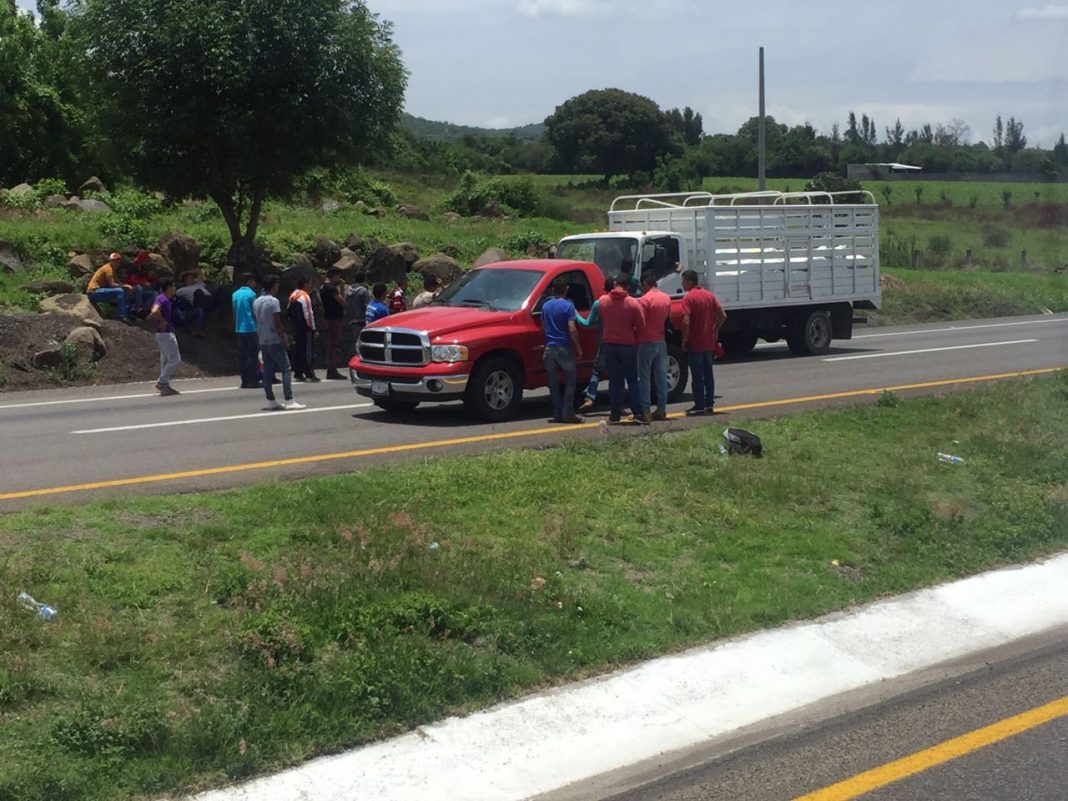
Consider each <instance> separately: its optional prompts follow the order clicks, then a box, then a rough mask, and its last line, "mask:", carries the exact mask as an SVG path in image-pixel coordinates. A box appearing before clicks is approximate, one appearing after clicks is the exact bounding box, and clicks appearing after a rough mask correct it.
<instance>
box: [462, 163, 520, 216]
mask: <svg viewBox="0 0 1068 801" xmlns="http://www.w3.org/2000/svg"><path fill="white" fill-rule="evenodd" d="M443 205H444V207H445V208H446V209H447V210H449V211H455V212H456V213H458V214H464V215H467V216H471V215H474V214H480V213H482V212H483V211H485V210H486V209H488V208H490V207H492V206H494V205H497V206H499V207H500V208H501V210H502V211H505V212H508V213H514V214H518V215H520V216H533V215H536V214H537V213H538V211H539V209H540V207H541V199H540V197H539V195H538V190H537V189H536V188H535V187H534V182H533V181H532V180H531V179H530V178H528V177H525V176H524V177H523V178H519V179H511V180H509V179H505V178H496V177H494V178H490V177H486V176H480V175H478V174H477V173H473V172H470V171H468V172H465V173H464V174H463V175H462V176H461V177H460V182H459V184H458V185H457V187H456V189H455V190H454V191H453V192H452V194H450V195H448V196H447V197H446V198H445V200H444V203H443Z"/></svg>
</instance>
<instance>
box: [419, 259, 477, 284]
mask: <svg viewBox="0 0 1068 801" xmlns="http://www.w3.org/2000/svg"><path fill="white" fill-rule="evenodd" d="M412 269H413V270H414V271H415V272H417V273H419V274H420V275H422V276H428V275H433V276H436V277H438V278H440V279H441V280H442V282H443V283H445V284H451V283H452V282H453V281H455V280H456V279H457V278H459V277H460V276H461V275H463V272H464V271H463V268H462V267H461V266H460V265H459V263H458V262H457V261H456V259H453V258H450V257H449V256H446V255H445V254H444V253H435V254H434V255H433V256H427V257H426V258H425V259H420V260H419V261H417V262H416V263H415V266H414V267H413V268H412Z"/></svg>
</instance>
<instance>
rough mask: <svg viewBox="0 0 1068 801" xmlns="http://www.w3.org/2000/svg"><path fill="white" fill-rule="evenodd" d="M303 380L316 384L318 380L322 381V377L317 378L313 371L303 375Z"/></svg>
mask: <svg viewBox="0 0 1068 801" xmlns="http://www.w3.org/2000/svg"><path fill="white" fill-rule="evenodd" d="M304 380H305V381H307V382H308V383H310V384H318V383H319V382H320V381H322V379H321V378H319V376H317V375H316V374H315V373H312V374H311V375H309V376H305V377H304Z"/></svg>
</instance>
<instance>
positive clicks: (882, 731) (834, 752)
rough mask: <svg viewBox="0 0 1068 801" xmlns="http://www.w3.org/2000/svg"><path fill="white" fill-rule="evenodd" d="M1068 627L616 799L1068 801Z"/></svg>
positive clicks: (727, 800)
mask: <svg viewBox="0 0 1068 801" xmlns="http://www.w3.org/2000/svg"><path fill="white" fill-rule="evenodd" d="M1063 635H1064V632H1063V631H1062V632H1061V633H1060V635H1059V636H1060V638H1061V639H1060V642H1054V644H1052V645H1050V644H1045V645H1042V646H1041V647H1039V648H1037V650H1035V651H1033V652H1031V653H1027V654H1025V655H1023V656H1015V657H1012V658H1010V659H1008V660H1006V661H1003V662H996V663H994V664H991V665H989V666H987V667H984V668H982V669H980V670H979V671H977V672H975V673H972V674H970V675H965V676H963V677H959V678H954V679H952V680H949V681H946V682H943V683H941V684H939V685H936V686H934V687H929V688H925V689H922V690H918V691H914V692H911V693H908V694H905V695H902V696H900V697H898V698H894V699H893V700H891V701H887V702H885V703H883V704H880V705H877V706H875V707H873V708H870V709H866V710H862V711H860V712H856V713H852V714H848V715H846V716H843V717H840V718H838V719H835V720H833V721H831V722H829V723H827V724H824V725H821V726H818V727H816V728H814V729H812V730H809V731H805V732H802V733H797V734H788V735H786V736H782V737H779V738H777V739H774V740H770V741H768V742H765V743H762V744H760V745H756V746H752V747H749V748H744V749H742V750H740V751H737V752H735V753H733V754H731V755H729V756H725V757H723V758H720V759H713V760H711V761H709V762H707V763H705V764H700V765H698V766H696V767H693V768H690V769H687V770H685V771H682V772H680V773H677V774H674V775H672V776H668V777H666V778H662V779H658V780H654V781H653V782H651V783H648V784H645V785H644V786H642V787H640V788H638V789H636V790H632V791H629V792H626V793H624V794H622V795H615V796H612V797H611V801H721V800H722V801H737V800H738V799H746V801H791V800H792V799H793V800H796V801H848V800H849V799H854V798H858V799H864V801H916V799H953V801H968V800H970V799H975V801H978V800H979V799H991V800H993V799H1013V801H1063V800H1064V799H1065V798H1068V789H1066V788H1068V644H1066V643H1065V642H1064V640H1063ZM578 795H579V794H572V798H575V797H578ZM586 797H587V798H589V799H591V800H592V799H594V798H603V795H599V794H596V793H593V794H590V795H588V796H586Z"/></svg>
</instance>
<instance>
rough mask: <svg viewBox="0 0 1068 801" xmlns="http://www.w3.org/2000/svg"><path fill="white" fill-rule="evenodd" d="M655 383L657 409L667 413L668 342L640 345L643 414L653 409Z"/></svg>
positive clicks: (639, 364) (639, 372) (661, 341)
mask: <svg viewBox="0 0 1068 801" xmlns="http://www.w3.org/2000/svg"><path fill="white" fill-rule="evenodd" d="M653 382H655V383H656V409H657V411H660V412H666V411H667V342H665V341H664V340H662V339H661V340H660V341H659V342H642V343H641V344H640V345H638V386H639V387H641V391H642V414H647V413H648V412H649V411H650V409H651V404H650V401H651V398H652V394H653V393H652V390H653Z"/></svg>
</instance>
